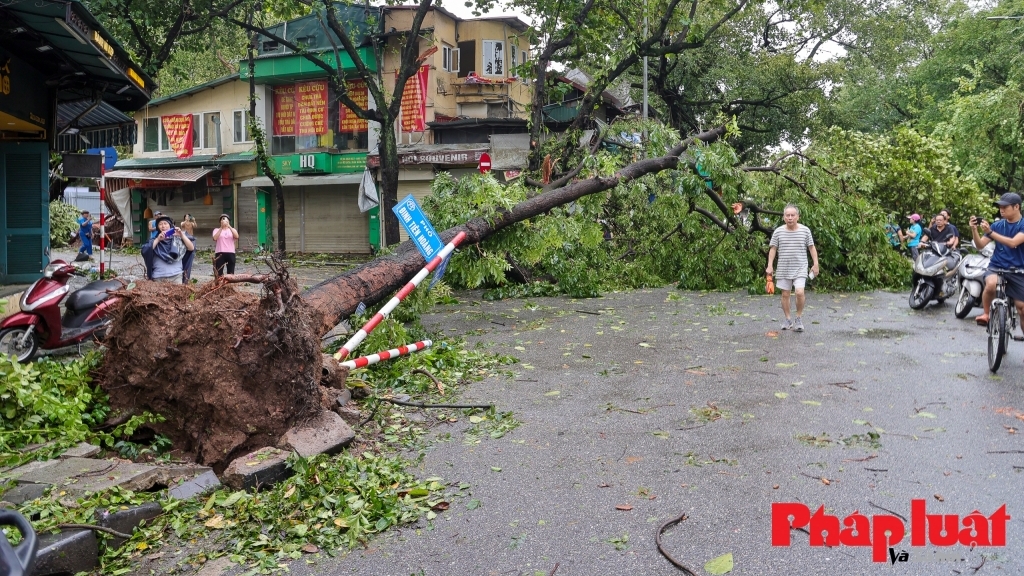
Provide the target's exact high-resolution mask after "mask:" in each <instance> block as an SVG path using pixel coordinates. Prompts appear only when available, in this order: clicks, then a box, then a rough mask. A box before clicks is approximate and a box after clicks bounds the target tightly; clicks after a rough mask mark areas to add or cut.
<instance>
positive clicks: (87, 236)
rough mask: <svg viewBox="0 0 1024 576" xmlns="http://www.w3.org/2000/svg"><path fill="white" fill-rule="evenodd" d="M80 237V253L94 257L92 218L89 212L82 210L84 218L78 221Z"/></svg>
mask: <svg viewBox="0 0 1024 576" xmlns="http://www.w3.org/2000/svg"><path fill="white" fill-rule="evenodd" d="M78 237H79V238H81V239H82V247H81V248H79V249H78V253H79V254H83V253H84V254H88V255H89V256H92V216H91V215H90V214H89V211H88V210H82V217H81V218H79V219H78Z"/></svg>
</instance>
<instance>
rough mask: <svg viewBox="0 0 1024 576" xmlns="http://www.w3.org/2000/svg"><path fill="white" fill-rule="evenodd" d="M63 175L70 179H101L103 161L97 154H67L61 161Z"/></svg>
mask: <svg viewBox="0 0 1024 576" xmlns="http://www.w3.org/2000/svg"><path fill="white" fill-rule="evenodd" d="M61 163H62V165H63V174H64V176H66V177H68V178H99V177H100V176H102V175H103V161H102V159H101V157H100V156H99V155H96V154H65V155H64V157H63V159H62V160H61Z"/></svg>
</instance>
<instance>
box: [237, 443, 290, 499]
mask: <svg viewBox="0 0 1024 576" xmlns="http://www.w3.org/2000/svg"><path fill="white" fill-rule="evenodd" d="M289 454H290V452H287V451H285V450H281V449H279V448H271V447H267V448H260V449H259V450H257V451H255V452H251V453H249V454H246V455H245V456H241V457H239V458H236V459H235V460H233V461H232V462H231V464H228V467H227V468H226V469H225V470H224V474H223V475H222V476H221V481H222V482H224V483H225V484H227V485H228V486H230V487H232V488H234V489H235V490H243V489H244V490H251V489H254V488H265V487H268V486H273V485H274V484H277V483H278V482H280V481H282V480H284V479H285V478H288V477H289V476H291V474H292V471H291V470H290V469H289V468H288V467H287V466H285V462H286V461H287V460H288V456H289Z"/></svg>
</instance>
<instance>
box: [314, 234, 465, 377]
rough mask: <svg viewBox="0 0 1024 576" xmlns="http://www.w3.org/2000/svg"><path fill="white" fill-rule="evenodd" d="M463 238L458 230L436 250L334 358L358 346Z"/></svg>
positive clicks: (343, 357) (339, 358)
mask: <svg viewBox="0 0 1024 576" xmlns="http://www.w3.org/2000/svg"><path fill="white" fill-rule="evenodd" d="M465 238H466V233H465V232H459V233H458V234H456V235H455V238H452V241H451V242H449V243H448V244H446V245H445V247H444V248H442V249H441V251H440V252H438V253H437V255H436V256H434V258H433V259H431V260H430V262H427V265H426V266H424V267H423V268H422V269H421V270H420V271H419V272H417V273H416V275H415V276H413V277H412V280H409V282H408V283H407V284H406V285H405V286H403V287H402V289H401V290H399V291H398V293H397V294H395V295H394V296H393V297H392V298H391V300H388V303H387V304H385V305H384V307H383V308H381V309H380V311H379V312H377V313H376V314H374V315H373V318H370V321H369V322H367V323H366V324H365V325H364V326H363V327H362V328H360V329H359V331H358V332H356V333H355V334H354V335H353V336H352V337H351V338H349V340H348V342H345V344H344V345H343V346H342V347H341V349H340V350H338V351H337V352H335V353H334V358H335V360H338V361H339V362H340V361H341V360H344V359H345V358H347V357H348V355H349V354H351V353H352V351H353V350H355V349H356V346H359V344H361V343H362V342H363V340H364V339H365V338H366V336H367V335H368V334H369V333H370V332H373V329H374V328H376V327H377V325H378V324H380V323H381V322H382V321H383V320H384V319H385V318H387V317H388V314H391V311H392V310H394V309H395V308H396V307H398V304H399V303H400V302H401V301H402V300H405V297H406V296H408V295H409V294H410V293H411V292H412V291H413V290H415V289H416V287H417V286H419V284H420V282H423V279H424V278H426V277H427V275H428V274H430V273H431V272H433V271H434V268H437V267H438V265H439V264H441V262H442V261H444V259H445V258H447V257H448V255H449V254H451V253H452V251H453V250H455V247H456V246H458V245H459V243H460V242H462V241H463V240H464V239H465Z"/></svg>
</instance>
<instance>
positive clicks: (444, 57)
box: [441, 44, 459, 72]
mask: <svg viewBox="0 0 1024 576" xmlns="http://www.w3.org/2000/svg"><path fill="white" fill-rule="evenodd" d="M441 69H443V70H446V71H448V72H458V71H459V49H458V48H452V47H451V46H449V45H447V44H443V45H442V46H441Z"/></svg>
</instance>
